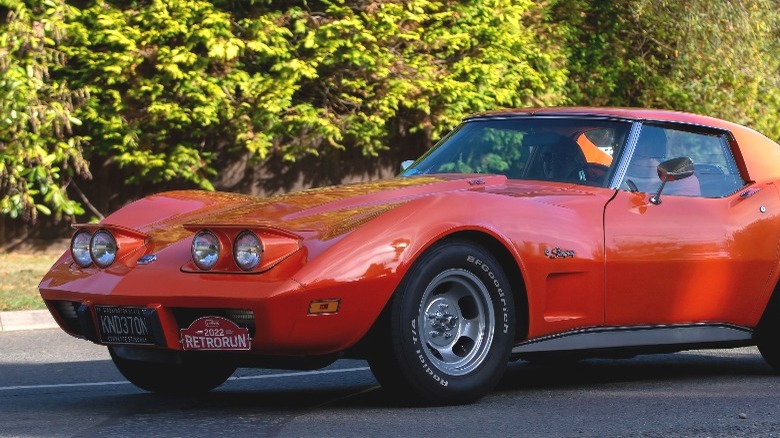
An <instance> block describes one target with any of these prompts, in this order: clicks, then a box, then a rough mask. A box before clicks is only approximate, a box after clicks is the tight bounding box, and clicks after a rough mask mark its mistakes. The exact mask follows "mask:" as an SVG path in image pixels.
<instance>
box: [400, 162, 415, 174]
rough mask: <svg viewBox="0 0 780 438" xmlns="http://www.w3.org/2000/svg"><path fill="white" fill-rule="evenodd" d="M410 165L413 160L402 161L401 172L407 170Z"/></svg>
mask: <svg viewBox="0 0 780 438" xmlns="http://www.w3.org/2000/svg"><path fill="white" fill-rule="evenodd" d="M412 164H414V160H404V161H402V162H401V172H403V171H404V170H406V169H408V168H409V166H411V165H412Z"/></svg>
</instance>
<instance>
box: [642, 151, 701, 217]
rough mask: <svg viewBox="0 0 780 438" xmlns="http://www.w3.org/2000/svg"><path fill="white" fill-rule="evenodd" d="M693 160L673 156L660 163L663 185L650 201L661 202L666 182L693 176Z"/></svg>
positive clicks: (659, 170)
mask: <svg viewBox="0 0 780 438" xmlns="http://www.w3.org/2000/svg"><path fill="white" fill-rule="evenodd" d="M693 172H694V167H693V160H691V159H690V158H688V157H679V158H672V159H671V160H666V161H664V162H663V163H661V164H659V165H658V178H659V179H660V180H661V186H660V187H658V191H657V192H655V195H653V196H651V197H650V202H652V203H653V204H655V205H658V204H660V203H661V192H662V191H663V189H664V186H665V185H666V183H668V182H670V181H679V180H681V179H685V178H688V177H690V176H693Z"/></svg>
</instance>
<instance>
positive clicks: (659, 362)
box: [0, 330, 780, 438]
mask: <svg viewBox="0 0 780 438" xmlns="http://www.w3.org/2000/svg"><path fill="white" fill-rule="evenodd" d="M741 417H744V418H741ZM150 435H151V436H187V437H199V436H204V437H206V436H207V437H219V436H231V437H236V436H239V435H250V436H273V437H301V436H332V437H345V436H347V437H349V436H360V437H365V436H371V437H372V438H378V437H396V436H398V437H411V436H437V437H472V436H572V437H617V436H625V437H636V436H663V437H670V436H672V437H674V436H713V437H714V436H777V437H780V376H776V375H773V374H772V373H771V372H770V369H769V367H768V366H767V365H765V363H764V362H763V360H762V359H761V357H760V356H759V355H758V352H757V351H756V350H755V349H753V348H745V349H738V350H710V351H704V352H695V353H694V352H688V353H677V354H670V355H658V356H640V357H638V358H635V359H631V360H588V361H583V362H580V363H577V364H575V365H571V366H567V367H560V368H549V367H541V366H537V365H531V364H528V363H525V362H517V363H513V364H511V365H510V368H509V371H508V372H507V374H506V376H505V378H504V379H503V380H502V382H501V383H500V385H499V387H498V389H496V390H495V391H494V392H493V393H492V394H490V395H489V396H487V397H485V398H484V399H483V400H481V401H480V402H478V403H476V404H473V405H468V406H456V407H444V408H419V407H417V408H414V407H408V406H402V405H399V404H398V403H397V402H394V401H392V400H391V399H389V398H388V397H387V396H386V394H384V392H383V391H382V390H381V389H380V388H379V387H378V386H377V383H376V381H375V380H374V378H373V376H372V375H371V373H370V372H369V371H368V369H367V365H366V364H365V362H360V361H347V360H344V361H338V362H336V363H335V364H333V365H332V366H330V367H328V368H326V369H324V370H320V371H315V372H306V373H301V372H289V371H278V370H251V369H240V370H238V371H237V372H236V374H234V378H233V379H232V380H230V381H228V382H227V383H225V384H224V385H223V386H221V387H220V388H218V389H217V390H215V391H213V392H212V393H209V394H207V395H203V396H198V397H170V396H158V395H153V394H149V393H145V392H143V391H140V390H138V389H136V388H135V387H133V386H132V385H130V384H128V383H126V382H125V381H124V380H123V379H122V377H121V376H120V375H119V373H118V372H117V371H116V370H115V369H114V367H113V365H112V363H111V361H110V359H109V357H108V353H107V352H106V351H105V349H104V348H102V347H98V346H96V345H93V344H90V343H88V342H86V341H81V340H77V339H73V338H70V337H69V336H67V335H65V334H63V333H61V332H60V331H59V330H38V331H26V332H6V333H0V436H3V437H5V436H36V437H38V436H112V437H114V436H150Z"/></svg>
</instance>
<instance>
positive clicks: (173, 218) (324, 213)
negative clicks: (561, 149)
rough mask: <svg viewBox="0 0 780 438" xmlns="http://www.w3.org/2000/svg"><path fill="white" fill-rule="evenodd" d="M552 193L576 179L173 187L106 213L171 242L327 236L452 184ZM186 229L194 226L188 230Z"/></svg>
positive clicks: (110, 220) (531, 194) (520, 193)
mask: <svg viewBox="0 0 780 438" xmlns="http://www.w3.org/2000/svg"><path fill="white" fill-rule="evenodd" d="M466 190H469V191H481V192H486V193H492V194H495V195H508V196H513V197H527V198H535V199H538V200H542V199H549V197H551V196H552V197H554V195H556V194H562V193H567V194H569V195H571V194H572V190H573V189H572V187H571V186H569V185H565V184H550V183H543V182H538V181H510V182H508V181H507V178H506V177H505V176H503V175H461V174H458V175H454V174H453V175H435V176H430V175H423V176H414V177H407V178H395V179H390V180H382V181H376V182H369V183H360V184H349V185H340V186H332V187H324V188H318V189H310V190H304V191H299V192H295V193H290V194H285V195H278V196H273V197H268V198H258V197H253V196H247V195H238V194H232V193H224V192H204V191H175V192H165V193H160V194H158V195H154V196H151V197H148V198H144V199H143V200H140V201H137V202H136V203H135V204H131V205H130V206H128V207H125V208H124V209H122V210H119V211H118V212H116V213H114V214H112V215H111V216H109V217H107V218H106V219H105V220H104V223H105V224H114V225H120V226H123V227H126V228H132V229H135V230H138V231H140V232H142V233H144V234H146V235H147V236H149V237H151V238H152V240H154V241H155V243H156V245H155V246H156V247H158V248H159V247H160V246H167V244H171V243H174V242H176V241H179V240H182V239H184V238H186V237H188V236H191V235H192V231H191V230H192V229H194V228H208V227H210V226H235V227H246V228H273V229H278V230H284V231H285V232H287V233H293V234H296V235H298V236H300V237H302V238H304V239H306V238H318V239H320V240H328V239H331V238H334V237H337V236H339V235H342V234H345V233H347V232H349V231H351V230H354V229H356V228H357V227H359V226H360V225H361V224H363V223H365V222H367V221H369V220H371V219H373V218H375V217H377V216H379V215H381V214H382V213H384V212H386V211H389V210H391V209H393V208H395V207H397V206H399V205H401V204H404V203H407V202H410V201H412V200H416V199H419V198H422V197H426V196H437V195H441V194H444V193H447V192H455V191H466ZM188 229H189V231H188Z"/></svg>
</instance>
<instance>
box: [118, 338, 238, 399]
mask: <svg viewBox="0 0 780 438" xmlns="http://www.w3.org/2000/svg"><path fill="white" fill-rule="evenodd" d="M108 351H109V352H110V353H111V359H112V360H113V361H114V365H116V367H117V369H118V370H119V372H120V373H122V375H123V376H125V378H126V379H127V380H129V381H130V383H132V384H133V385H135V386H137V387H139V388H141V389H144V390H147V391H151V392H158V393H164V394H197V393H203V392H208V391H211V390H212V389H214V388H216V387H217V386H219V385H221V384H222V383H224V382H225V380H227V379H228V377H230V375H231V374H233V372H234V371H235V370H236V367H235V366H232V365H229V364H224V363H220V362H218V361H216V360H211V359H210V360H206V359H204V358H193V357H187V358H185V360H183V361H182V362H181V363H157V362H145V361H138V360H131V359H125V358H122V357H120V356H119V355H118V354H116V352H115V351H114V349H113V348H111V347H109V348H108Z"/></svg>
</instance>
